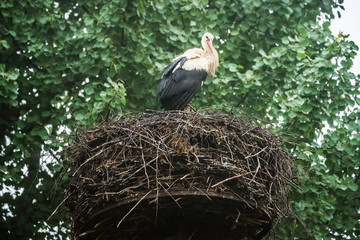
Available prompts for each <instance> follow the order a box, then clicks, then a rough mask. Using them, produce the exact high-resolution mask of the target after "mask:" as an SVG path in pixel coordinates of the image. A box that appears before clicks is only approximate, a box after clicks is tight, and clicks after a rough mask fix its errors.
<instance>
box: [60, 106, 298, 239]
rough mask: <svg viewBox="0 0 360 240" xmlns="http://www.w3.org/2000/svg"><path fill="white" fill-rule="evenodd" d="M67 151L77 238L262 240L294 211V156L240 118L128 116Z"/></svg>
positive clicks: (86, 134) (86, 136) (84, 135)
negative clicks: (289, 197)
mask: <svg viewBox="0 0 360 240" xmlns="http://www.w3.org/2000/svg"><path fill="white" fill-rule="evenodd" d="M67 153H68V157H69V159H70V161H71V163H72V164H73V168H72V172H71V176H72V177H71V182H70V186H69V189H68V200H67V208H68V210H69V213H70V216H71V220H72V234H73V238H74V239H114V238H116V239H169V240H170V239H261V238H262V237H263V236H264V235H266V234H267V233H268V232H269V231H270V229H271V226H272V223H274V221H275V220H277V219H279V217H281V216H284V215H286V214H287V212H288V210H289V209H288V208H289V206H288V203H287V193H288V181H289V179H290V178H291V175H292V160H291V157H290V156H289V154H288V153H287V151H286V150H284V148H283V141H282V140H281V139H280V138H279V137H278V136H276V135H275V134H273V133H271V132H270V131H268V130H265V129H261V128H260V127H258V126H256V125H254V124H253V123H252V122H251V121H249V120H247V119H246V118H243V117H239V116H233V115H222V114H212V115H203V114H199V113H186V112H178V111H170V112H152V113H137V114H127V115H123V116H121V117H120V118H117V119H113V120H109V121H106V122H103V123H101V124H100V125H99V126H97V127H94V128H92V129H90V130H83V131H82V132H81V133H79V134H78V135H77V137H76V139H75V142H74V143H73V144H72V146H71V147H70V148H69V149H68V151H67Z"/></svg>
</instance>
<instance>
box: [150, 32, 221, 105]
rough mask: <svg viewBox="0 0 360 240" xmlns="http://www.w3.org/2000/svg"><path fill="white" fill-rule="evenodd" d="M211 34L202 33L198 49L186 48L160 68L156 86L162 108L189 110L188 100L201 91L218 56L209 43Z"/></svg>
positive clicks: (211, 73) (211, 39)
mask: <svg viewBox="0 0 360 240" xmlns="http://www.w3.org/2000/svg"><path fill="white" fill-rule="evenodd" d="M213 40H214V36H213V35H212V34H211V33H205V34H204V35H203V37H202V39H201V45H202V47H203V49H201V48H192V49H189V50H187V51H186V52H185V53H184V54H182V55H181V56H179V57H177V58H175V59H174V60H173V61H172V63H170V64H169V65H168V66H167V67H166V68H165V69H164V71H163V73H162V75H161V82H160V84H159V85H158V88H157V95H158V96H159V99H160V102H161V107H162V108H164V109H165V110H184V108H185V107H186V109H187V111H190V108H189V103H190V102H191V100H192V99H193V97H194V96H195V94H196V93H197V92H198V91H199V90H200V88H201V86H202V85H203V83H204V81H205V79H206V77H207V76H208V75H210V76H214V75H215V72H216V71H217V67H218V65H219V57H218V53H217V52H216V50H215V48H214V47H213V45H212V41H213Z"/></svg>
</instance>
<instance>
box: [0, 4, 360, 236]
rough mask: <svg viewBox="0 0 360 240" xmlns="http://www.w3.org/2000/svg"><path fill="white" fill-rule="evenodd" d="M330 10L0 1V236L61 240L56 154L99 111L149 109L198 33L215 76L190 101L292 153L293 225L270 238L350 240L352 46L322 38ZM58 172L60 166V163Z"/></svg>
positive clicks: (354, 219) (355, 205)
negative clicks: (266, 132)
mask: <svg viewBox="0 0 360 240" xmlns="http://www.w3.org/2000/svg"><path fill="white" fill-rule="evenodd" d="M342 3H343V1H342V0H322V1H311V0H292V1H290V0H282V1H279V0H276V1H275V0H253V1H247V0H241V1H229V0H218V1H214V0H206V1H205V0H194V1H185V0H177V1H175V0H163V1H162V0H158V1H145V0H138V1H123V0H112V1H110V0H94V1H85V0H78V1H69V0H66V1H61V2H53V1H50V0H43V1H30V0H24V1H15V0H6V1H1V3H0V23H1V24H0V111H1V118H0V146H1V148H0V156H1V159H0V161H1V164H0V176H1V178H0V179H1V180H0V181H1V186H0V188H1V192H0V196H1V201H0V206H1V208H0V211H1V218H0V222H1V224H0V238H1V239H63V238H66V236H67V234H68V230H69V223H68V222H67V220H66V217H65V215H66V214H65V210H61V211H59V213H57V214H55V215H54V216H53V217H52V218H51V219H50V220H49V221H47V218H48V217H49V216H50V215H51V213H52V211H53V210H54V209H55V207H56V206H57V205H58V204H59V203H60V202H61V200H62V199H63V197H64V196H63V186H64V185H66V182H67V180H68V176H67V175H66V174H64V171H63V169H64V167H65V168H66V162H63V160H62V159H63V156H62V155H61V149H62V148H63V147H64V146H66V145H67V144H68V143H69V140H68V138H67V135H68V133H69V132H73V131H74V130H75V128H76V126H77V125H78V124H81V125H83V126H91V125H94V124H97V123H99V122H100V121H101V120H102V119H103V118H104V117H105V116H106V113H107V112H110V113H111V114H121V113H123V112H127V111H131V110H137V111H141V110H145V109H159V104H158V103H157V101H156V86H157V84H158V82H159V76H160V74H161V71H162V69H163V68H164V67H165V66H166V65H167V64H168V63H169V62H170V61H171V59H173V58H174V57H175V56H177V55H179V54H181V53H182V52H184V50H185V49H188V48H191V47H194V46H199V45H200V43H199V39H200V37H201V35H202V34H203V33H204V32H205V31H209V32H212V33H213V34H214V35H215V36H217V38H216V41H215V44H214V45H215V46H216V47H217V50H218V51H219V53H220V67H219V72H218V74H217V76H216V77H215V78H212V79H209V80H207V81H206V82H205V84H204V86H203V88H202V90H203V91H202V92H201V93H198V94H197V97H196V99H195V100H194V101H193V105H195V106H201V107H202V108H205V107H212V108H218V109H221V110H222V111H224V112H229V111H232V112H233V113H235V114H241V115H251V116H254V117H256V118H258V119H261V120H262V122H263V124H264V126H266V127H268V128H272V129H273V130H275V131H277V132H278V133H279V134H281V135H282V136H283V137H284V138H285V139H286V140H287V141H288V142H292V143H293V144H289V145H288V146H287V147H288V148H289V151H291V152H292V153H294V154H296V156H297V157H298V160H297V173H298V175H299V178H298V179H297V182H298V185H299V187H297V188H294V189H293V192H292V194H291V196H290V198H289V201H290V203H291V205H292V208H293V211H294V213H295V214H296V216H297V217H296V216H292V217H290V218H288V219H286V220H284V221H282V222H281V223H279V224H278V225H277V226H276V228H275V230H274V232H273V233H272V234H271V236H270V238H280V237H281V238H283V239H344V238H347V239H358V238H359V237H360V221H359V220H360V217H359V211H360V190H359V187H358V186H359V182H360V180H359V176H360V170H359V165H360V164H359V159H360V156H359V146H360V134H359V131H360V124H359V115H360V111H359V103H360V100H359V85H360V82H359V77H360V76H355V75H354V74H353V73H351V72H350V71H349V69H350V67H351V66H352V61H353V59H354V56H355V54H356V51H357V50H358V47H357V46H356V45H355V44H354V43H353V42H351V41H349V40H348V39H347V37H346V36H344V35H341V34H340V35H339V36H333V35H332V33H331V31H330V30H329V20H330V19H332V18H334V16H333V9H337V10H339V11H341V8H343V7H342ZM64 165H65V166H64Z"/></svg>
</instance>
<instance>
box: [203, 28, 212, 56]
mask: <svg viewBox="0 0 360 240" xmlns="http://www.w3.org/2000/svg"><path fill="white" fill-rule="evenodd" d="M213 40H214V36H213V35H212V34H211V33H208V32H207V33H205V34H204V35H203V36H202V38H201V45H202V47H203V48H204V50H205V51H207V50H210V51H211V52H212V53H213V54H214V51H215V49H214V47H213V45H212V41H213Z"/></svg>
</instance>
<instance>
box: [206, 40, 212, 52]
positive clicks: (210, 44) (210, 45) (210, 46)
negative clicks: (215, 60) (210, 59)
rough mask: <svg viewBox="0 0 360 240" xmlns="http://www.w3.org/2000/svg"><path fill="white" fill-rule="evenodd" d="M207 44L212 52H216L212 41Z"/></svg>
mask: <svg viewBox="0 0 360 240" xmlns="http://www.w3.org/2000/svg"><path fill="white" fill-rule="evenodd" d="M207 45H208V46H209V48H210V51H211V52H212V54H214V51H213V49H214V47H213V45H212V42H211V41H209V42H208V43H207Z"/></svg>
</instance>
